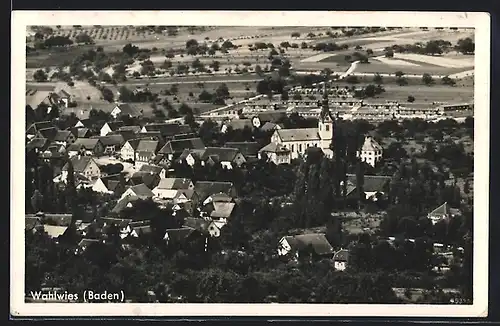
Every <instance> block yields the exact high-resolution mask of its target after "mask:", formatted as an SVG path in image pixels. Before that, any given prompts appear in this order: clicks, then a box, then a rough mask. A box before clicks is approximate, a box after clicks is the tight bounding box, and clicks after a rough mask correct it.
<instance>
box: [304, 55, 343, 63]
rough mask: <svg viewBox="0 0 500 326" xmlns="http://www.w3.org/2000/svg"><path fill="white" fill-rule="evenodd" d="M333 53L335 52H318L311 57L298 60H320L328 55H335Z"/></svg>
mask: <svg viewBox="0 0 500 326" xmlns="http://www.w3.org/2000/svg"><path fill="white" fill-rule="evenodd" d="M335 55H337V54H335V53H320V54H316V55H313V56H312V57H309V58H305V59H302V60H300V62H321V61H323V60H325V59H326V58H329V57H331V56H335Z"/></svg>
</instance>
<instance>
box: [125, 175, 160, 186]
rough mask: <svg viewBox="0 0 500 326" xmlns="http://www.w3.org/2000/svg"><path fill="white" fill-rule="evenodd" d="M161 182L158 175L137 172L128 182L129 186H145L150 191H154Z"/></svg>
mask: <svg viewBox="0 0 500 326" xmlns="http://www.w3.org/2000/svg"><path fill="white" fill-rule="evenodd" d="M159 182H160V176H159V175H158V174H151V173H149V172H144V171H142V172H141V171H138V172H135V173H134V174H133V175H132V177H131V178H130V179H129V180H128V183H129V185H131V186H138V185H141V184H143V185H145V186H146V187H147V188H148V189H153V188H155V187H156V186H158V183H159Z"/></svg>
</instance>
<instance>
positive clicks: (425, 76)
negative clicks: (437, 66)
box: [422, 73, 434, 86]
mask: <svg viewBox="0 0 500 326" xmlns="http://www.w3.org/2000/svg"><path fill="white" fill-rule="evenodd" d="M422 82H423V83H424V84H425V85H427V86H430V85H431V84H433V83H434V79H432V76H431V75H430V74H428V73H424V74H423V75H422Z"/></svg>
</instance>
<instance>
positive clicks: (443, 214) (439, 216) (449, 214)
mask: <svg viewBox="0 0 500 326" xmlns="http://www.w3.org/2000/svg"><path fill="white" fill-rule="evenodd" d="M460 215H462V212H461V211H460V210H459V209H456V208H452V207H451V206H450V204H448V203H447V202H445V203H443V204H442V205H441V206H439V207H437V208H436V209H434V210H433V211H431V212H430V213H429V214H427V217H428V218H429V219H430V220H431V222H432V224H436V223H438V222H439V221H443V220H444V221H448V220H449V219H450V218H453V217H455V216H460Z"/></svg>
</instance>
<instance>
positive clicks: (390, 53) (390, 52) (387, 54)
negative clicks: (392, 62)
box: [384, 49, 394, 58]
mask: <svg viewBox="0 0 500 326" xmlns="http://www.w3.org/2000/svg"><path fill="white" fill-rule="evenodd" d="M384 56H385V57H386V58H393V57H394V51H393V50H390V49H388V50H385V52H384Z"/></svg>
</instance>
